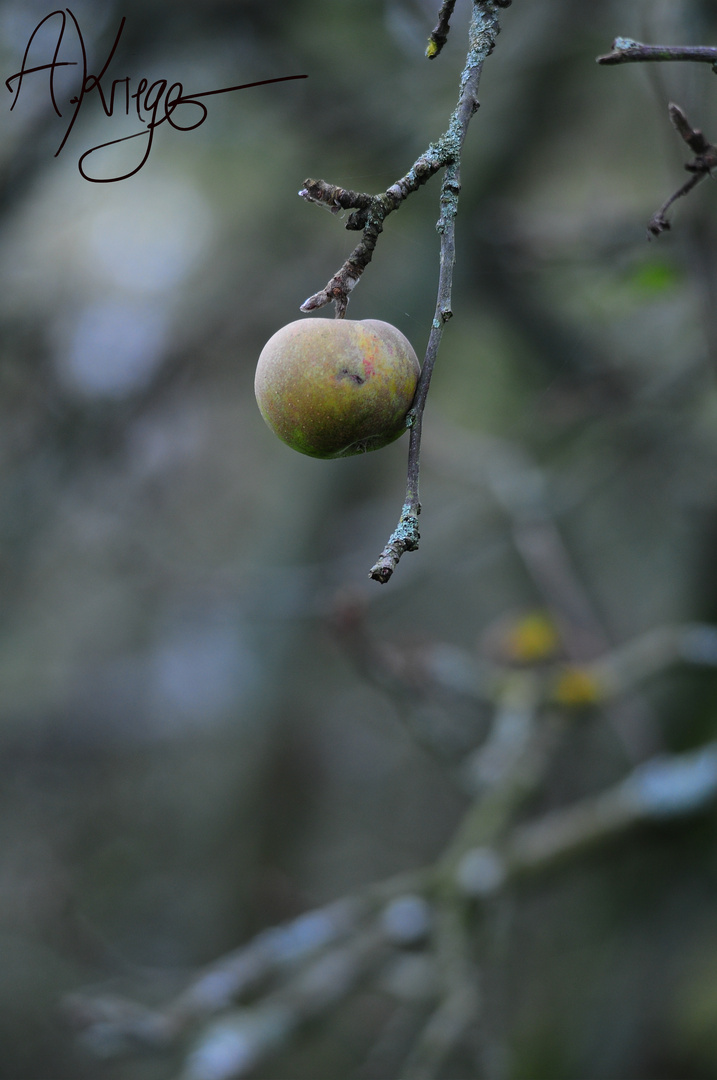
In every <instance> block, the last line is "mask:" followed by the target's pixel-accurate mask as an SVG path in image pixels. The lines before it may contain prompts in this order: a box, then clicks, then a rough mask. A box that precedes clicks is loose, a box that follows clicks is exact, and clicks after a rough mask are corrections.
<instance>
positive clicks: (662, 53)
mask: <svg viewBox="0 0 717 1080" xmlns="http://www.w3.org/2000/svg"><path fill="white" fill-rule="evenodd" d="M665 60H692V61H697V62H698V63H699V62H701V63H706V64H712V65H713V67H714V65H715V64H717V48H715V47H714V46H712V45H684V46H682V45H645V44H644V43H643V42H642V41H633V39H632V38H626V37H617V38H615V40H614V41H613V43H612V52H609V53H606V54H605V55H604V56H598V57H597V62H598V64H630V63H640V62H645V61H648V62H649V61H665Z"/></svg>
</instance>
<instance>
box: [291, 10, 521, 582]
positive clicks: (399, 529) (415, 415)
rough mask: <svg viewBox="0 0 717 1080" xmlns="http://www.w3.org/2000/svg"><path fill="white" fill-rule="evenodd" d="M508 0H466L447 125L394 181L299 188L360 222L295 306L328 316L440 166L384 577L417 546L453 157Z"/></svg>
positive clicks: (446, 302)
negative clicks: (335, 266)
mask: <svg viewBox="0 0 717 1080" xmlns="http://www.w3.org/2000/svg"><path fill="white" fill-rule="evenodd" d="M509 4H510V0H473V11H472V15H471V21H470V27H469V31H468V37H469V46H468V54H467V57H466V63H465V66H464V68H463V72H462V74H461V79H460V93H459V98H458V103H457V105H456V107H455V109H454V110H453V113H452V115H451V117H450V120H449V123H448V127H447V129H446V131H445V132H444V134H443V135H442V136H441V138H440V139H439V140H438V141H437V142H436V143H431V145H430V146H429V147H428V149H427V150H426V151H424V153H423V154H421V156H420V157H419V158H418V159H417V160H416V161H415V162H414V164H413V165H412V166H411V168H410V169H409V171H408V172H407V173H406V175H405V176H403V177H401V179H400V180H397V181H395V183H393V184H392V185H391V186H390V187H389V188H387V189H386V190H385V191H384V192H381V193H380V194H378V195H369V194H365V193H362V192H356V191H351V190H349V189H346V188H342V187H338V186H337V185H335V184H330V183H327V182H326V181H325V180H305V181H304V186H303V188H302V190H301V191H300V192H299V195H300V196H301V197H302V198H304V199H306V200H307V201H308V202H312V203H316V204H317V205H318V206H322V207H325V208H326V209H328V210H330V211H331V212H332V213H334V214H336V213H339V212H340V211H342V210H351V211H353V213H352V214H351V216H350V217H349V219H348V221H347V223H346V228H347V229H349V230H355V231H358V230H362V231H363V235H362V237H361V240H360V241H359V243H358V244H357V245H356V247H355V248H354V250H353V251H352V252H351V254H350V255H349V257H348V258H347V259H346V261H345V262H344V264H343V266H342V267H341V268H340V269H339V270H338V271H337V273H336V274H334V276H333V277H332V278H331V280H330V281H328V282H327V284H326V285H325V286H324V288H323V289H320V290H319V292H317V293H314V294H313V296H310V297H309V298H308V299H307V300H305V301H304V303H303V304H302V305H301V309H300V310H301V311H307V312H308V311H315V310H317V309H318V308H321V307H324V306H325V305H326V304H329V303H331V302H333V303H334V304H335V305H336V309H335V315H336V318H339V319H342V318H344V317H345V315H346V309H347V307H348V302H349V296H350V293H351V291H352V290H353V289H354V288H355V287H356V285H357V284H358V282H359V280H360V278H361V275H362V274H363V272H364V270H365V269H366V267H367V266H368V264H369V263H370V261H371V259H372V257H373V252H374V249H375V247H376V243H377V241H378V238H379V236H380V235H381V232H382V231H383V223H384V221H385V219H386V218H387V217H388V215H389V214H391V213H393V211H394V210H397V209H398V208H399V207H400V205H401V204H402V203H403V201H404V200H405V199H406V198H407V197H408V196H409V195H410V194H412V193H413V192H414V191H417V190H418V188H420V187H422V186H423V184H425V183H426V182H427V181H428V180H429V179H430V178H431V177H432V176H433V175H434V174H435V173H437V172H439V170H441V169H445V175H444V179H443V184H442V186H441V195H440V216H439V219H438V222H437V224H436V229H437V232H438V234H439V236H440V269H439V279H438V296H437V301H436V310H435V315H434V318H433V321H432V324H431V333H430V337H429V340H428V345H427V347H426V354H425V357H424V361H423V365H422V367H421V375H420V378H419V381H418V386H417V389H416V394H415V397H414V400H413V404H412V406H411V409H410V411H409V413H408V416H407V418H406V426H407V427H408V428H409V448H408V473H407V480H406V495H405V499H404V504H403V508H402V511H401V516H400V518H399V522H398V525H397V526H396V528H395V529H394V531H393V532H392V534H391V536H390V537H389V539H388V542H387V544H386V546H385V547H384V549H383V551H382V552H381V554H380V555H379V558H378V560H377V561H376V563H375V564H374V565H373V566H372V567H371V570H370V571H369V577H370V578H371V579H372V580H374V581H377V582H379V583H380V584H386V582H387V581H389V580H390V578H391V576H392V574H393V571H394V570H395V569H396V566H397V565H398V562H399V560H400V559H401V557H402V555H403V554H404V552H406V551H415V550H416V548H417V547H418V542H419V539H420V533H419V531H418V515H419V513H420V510H421V506H420V502H419V497H418V477H419V469H420V465H419V461H420V446H421V420H422V416H423V410H424V407H425V404H426V397H427V395H428V388H429V385H430V381H431V376H432V374H433V366H434V364H435V360H436V356H437V353H438V347H439V345H440V341H441V337H442V334H443V328H444V326H445V324H446V322H447V321H448V320H449V319H450V318H451V316H452V314H453V311H452V307H451V292H452V285H453V266H454V262H455V217H456V213H457V211H458V197H459V194H460V189H461V184H460V162H461V154H462V150H463V143H464V141H465V138H466V134H467V130H468V124H469V122H470V120H471V117H472V116H473V115H474V113H475V112H476V110H477V109H478V97H477V94H478V84H479V81H480V76H481V72H482V69H483V63H484V61H485V59H486V57H487V56H489V55H490V53H491V52H492V51H493V47H494V45H495V39H496V37H497V35H498V33H499V32H500V26H499V23H498V14H497V13H498V10H499V9H500V8H505V7H508V6H509ZM454 5H455V0H444V3H443V5H442V7H441V10H440V13H439V17H438V24H437V26H436V28H435V29H434V31H433V33H432V34H431V37H430V38H429V43H428V48H427V50H426V55H427V56H428V57H429V58H433V57H434V56H437V55H438V53H439V52H440V50H441V48H442V47H443V44H444V43H445V41H446V39H447V36H448V30H449V23H450V17H451V14H452V12H453V7H454Z"/></svg>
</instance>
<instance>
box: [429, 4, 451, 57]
mask: <svg viewBox="0 0 717 1080" xmlns="http://www.w3.org/2000/svg"><path fill="white" fill-rule="evenodd" d="M455 6H456V0H443V3H442V4H441V10H440V11H439V12H438V22H437V23H436V25H435V27H434V28H433V30H432V32H431V36H430V37H429V39H428V45H427V46H426V56H427V57H428V59H429V60H433V59H434V58H435V57H436V56H438V54H439V52H440V51H441V49H442V48H443V46H444V45H445V43H446V42H447V41H448V31H449V30H450V23H451V15H452V14H453V8H454V7H455Z"/></svg>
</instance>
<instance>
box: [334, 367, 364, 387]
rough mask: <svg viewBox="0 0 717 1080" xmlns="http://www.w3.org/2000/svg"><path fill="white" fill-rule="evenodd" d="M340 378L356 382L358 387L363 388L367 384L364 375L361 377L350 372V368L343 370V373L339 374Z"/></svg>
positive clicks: (354, 372) (356, 373)
mask: <svg viewBox="0 0 717 1080" xmlns="http://www.w3.org/2000/svg"><path fill="white" fill-rule="evenodd" d="M338 378H339V379H351V381H352V382H355V383H356V385H357V386H363V384H364V383H365V382H366V380H365V379H364V378H363V376H362V375H359V374H358V372H356V371H349V369H348V368H341V371H340V372H339V373H338Z"/></svg>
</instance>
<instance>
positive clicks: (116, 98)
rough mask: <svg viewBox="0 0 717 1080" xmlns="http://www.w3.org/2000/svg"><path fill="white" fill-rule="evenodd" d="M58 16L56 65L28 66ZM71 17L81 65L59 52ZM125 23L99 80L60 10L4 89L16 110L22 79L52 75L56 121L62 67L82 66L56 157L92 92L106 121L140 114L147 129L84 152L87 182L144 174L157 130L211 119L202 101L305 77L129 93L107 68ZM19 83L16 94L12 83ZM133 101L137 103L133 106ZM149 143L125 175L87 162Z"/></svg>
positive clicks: (159, 85) (159, 83) (162, 83)
mask: <svg viewBox="0 0 717 1080" xmlns="http://www.w3.org/2000/svg"><path fill="white" fill-rule="evenodd" d="M57 15H59V17H60V20H61V22H60V24H59V33H58V35H57V42H56V44H55V50H54V54H53V57H52V60H51V61H50V62H49V63H45V64H32V66H28V63H29V57H30V49H31V47H32V43H33V40H34V38H35V35H36V34H37V33H38V31H39V30H40V28H41V27H42V26H44V24H45V23H46V22H48V21H49V20H50V19H54V18H55V16H57ZM68 15H69V17H70V19H71V20H72V24H73V26H74V29H75V32H76V35H77V42H78V44H79V48H80V52H81V55H82V60H81V62H80V61H78V60H60V59H59V56H60V49H61V47H62V42H63V39H64V37H65V30H66V29H67V24H68V19H67V16H68ZM126 21H127V20H126V19H125V18H122V20H121V22H120V24H119V29H118V30H117V34H116V36H115V39H114V43H113V45H112V48H111V49H110V51H109V54H108V56H107V59H106V60H105V62H104V65H103V67H102V69H101V71H100V72H99V74H98V75H93V74H92V73H90V72H88V70H87V51H86V49H85V42H84V39H83V37H82V31H81V30H80V24H79V23H78V21H77V19H76V18H75V16H74V15H73V13H72V12H71V11H70V9H69V8H65V10H64V11H63V10H61V9H58V10H57V11H52V12H50V14H49V15H46V16H45V18H44V19H41V20H40V22H39V23H38V24H37V26H36V27H35V29H34V30H33V32H32V34H31V35H30V38H29V40H28V43H27V46H26V47H25V55H24V56H23V59H22V67H21V68H20V70H19V71H18V72H16V73H15V74H14V75H11V76H10V78H9V79H6V80H5V85H6V86H7V88H8V90H9V91H10V93H11V94H13V93H14V97H13V102H12V105H11V106H10V110H11V111H12V110H13V109H14V108H15V106H16V105H17V102H18V98H19V96H20V90H21V89H22V84H23V80H24V79H25V78H26V77H27V76H28V75H35V74H36V73H37V72H39V71H49V73H50V100H51V102H52V106H53V108H54V110H55V112H56V113H57V115H58V116H60V117H61V116H62V111H61V109H60V107H59V105H58V103H57V99H58V92H57V89H58V88H57V87H56V72H57V70H58V68H70V67H81V70H82V82H81V84H80V87H79V93H77V94H76V95H75V96H74V97H71V98H70V99H69V104H70V105H74V111H73V112H72V115H71V116H70V119H69V122H68V124H67V128H66V130H65V134H64V136H63V139H62V142H61V143H60V145H59V147H58V148H57V150H56V152H55V157H57V156H58V154H60V153H61V151H62V149H63V147H64V146H65V144H66V143H67V140H68V139H69V137H70V132H71V131H72V129H73V127H74V126H75V121H76V120H77V117H78V116H79V114H80V109H81V108H82V105H83V103H84V101H85V100H86V98H87V97H88V96H89V95H90V94H92V93H93V92H94V91H96V92H97V95H98V97H99V99H100V102H101V105H102V108H103V110H104V113H105V116H108V117H109V116H113V115H114V111H115V108H116V107H117V108H118V109H123V110H124V115H125V116H129V115H130V111H132V112H133V113H134V112H136V114H137V119H138V120H139V122H140V124H143V125H144V126H143V128H142V130H141V131H136V132H135V133H134V134H133V135H125V136H124V137H123V138H120V139H111V140H110V141H109V142H105V143H99V144H98V145H97V146H93V147H92V148H91V149H90V150H86V151H85V152H84V154H82V156H81V157H80V159H79V161H78V168H79V170H80V174H81V176H82V177H83V178H84V179H85V180H89V181H90V182H91V183H94V184H111V183H114V182H116V181H117V180H127V179H128V178H129V177H130V176H134V175H135V174H136V173H138V172H139V171H140V169H141V168H142V167H143V166H144V165H145V164H146V163H147V160H148V158H149V155H150V152H151V150H152V146H153V143H154V133H155V131H156V130H157V128H158V127H160V126H161V125H162V124H164V123H165V121H166V122H167V123H168V124H169V126H170V127H172V128H174V129H175V131H193V130H194V129H195V128H198V127H200V126H201V125H202V124H203V123H204V121H205V120H206V119H207V115H208V109H207V106H206V105H205V104H204V102H203V101H202V98H206V97H211V96H212V95H214V94H229V93H231V92H232V91H234V90H248V89H249V88H250V87H252V86H265V85H266V84H267V83H278V82H290V81H291V80H293V79H305V78H306V77H307V76H306V75H284V76H282V77H280V78H277V79H260V80H259V81H258V82H250V83H242V84H241V85H240V86H225V87H223V88H222V89H221V90H204V91H202V92H201V93H198V94H185V92H184V87H183V85H182V83H181V82H175V83H172V84H171V85H170V84H169V83H168V81H167V79H157V80H156V81H155V82H153V83H152V84H151V86H150V84H149V81H148V80H147V79H140V80H139V82H138V83H137V88H136V89H135V90H134V92H133V93H130V77H129V75H127V76H125V78H123V79H112V81H111V84H110V78H109V76H108V75H107V71H108V68H109V66H110V64H111V63H112V60H113V58H114V55H115V52H116V51H117V47H118V45H119V43H120V38H121V37H122V31H123V30H124V26H125V22H126ZM103 80H104V83H103ZM15 83H16V84H17V85H16V86H15V88H14V90H13V84H15ZM132 102H134V104H131V103H132ZM186 107H190V108H193V110H199V114H198V115H197V112H196V111H193V112H192V113H191V114H190V116H189V117H187V116H186V114H183V116H184V121H185V122H182V120H181V119H180V117H179V116H178V112H179V110H180V109H183V108H186ZM140 138H144V139H145V140H146V142H145V144H144V153H143V154H142V158H141V160H140V161H139V163H138V164H137V165H135V166H134V168H132V169H130V170H129V171H128V172H125V173H122V174H121V175H119V176H105V177H100V176H92V175H91V174H90V172H89V171H88V159H89V158H90V157H91V156H92V154H95V153H97V151H99V150H104V149H105V148H106V147H108V146H116V145H117V144H118V143H122V142H127V141H129V140H130V139H140Z"/></svg>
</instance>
